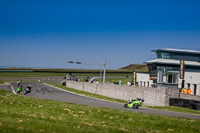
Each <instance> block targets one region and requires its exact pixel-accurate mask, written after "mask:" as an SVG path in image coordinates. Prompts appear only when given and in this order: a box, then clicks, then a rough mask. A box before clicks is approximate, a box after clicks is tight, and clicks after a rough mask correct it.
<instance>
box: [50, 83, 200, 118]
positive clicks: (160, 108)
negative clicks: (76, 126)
mask: <svg viewBox="0 0 200 133" xmlns="http://www.w3.org/2000/svg"><path fill="white" fill-rule="evenodd" d="M48 84H50V85H53V86H55V87H58V88H62V89H64V90H67V91H71V92H74V93H77V94H82V95H85V96H89V97H94V98H98V99H104V100H108V101H112V102H118V103H126V102H127V101H125V100H121V99H115V98H110V97H106V96H102V95H98V94H93V93H89V92H85V91H80V90H76V89H72V88H68V87H65V86H62V85H60V84H53V83H48ZM142 106H144V107H146V108H151V109H158V110H165V111H174V112H181V113H189V114H195V115H200V111H197V110H192V109H186V108H180V107H175V106H164V107H163V106H147V105H142Z"/></svg>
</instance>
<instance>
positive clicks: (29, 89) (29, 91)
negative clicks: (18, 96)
mask: <svg viewBox="0 0 200 133" xmlns="http://www.w3.org/2000/svg"><path fill="white" fill-rule="evenodd" d="M27 93H31V85H29V86H28V87H26V89H25V90H24V95H26V94H27Z"/></svg>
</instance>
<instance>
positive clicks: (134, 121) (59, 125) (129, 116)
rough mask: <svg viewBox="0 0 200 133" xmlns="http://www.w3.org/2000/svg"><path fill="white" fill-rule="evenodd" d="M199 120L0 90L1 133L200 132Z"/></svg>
mask: <svg viewBox="0 0 200 133" xmlns="http://www.w3.org/2000/svg"><path fill="white" fill-rule="evenodd" d="M199 125H200V120H190V119H186V118H176V117H167V116H157V115H147V114H142V113H136V112H127V111H120V110H115V109H107V108H96V107H90V106H84V105H76V104H70V103H65V102H57V101H51V100H43V99H36V98H30V97H24V96H19V95H14V94H12V93H11V92H8V91H4V90H0V132H1V133H7V132H15V133H21V132H29V133H32V132H49V133H51V132H52V133H53V132H54V133H55V132H60V133H67V132H70V133H79V132H91V133H92V132H104V133H106V132H107V133H109V132H115V133H123V132H124V133H125V132H129V133H131V132H137V133H140V132H163V133H165V132H166V133H167V132H186V131H187V132H200V127H199Z"/></svg>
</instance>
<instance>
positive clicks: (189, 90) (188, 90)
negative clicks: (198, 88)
mask: <svg viewBox="0 0 200 133" xmlns="http://www.w3.org/2000/svg"><path fill="white" fill-rule="evenodd" d="M187 94H189V95H190V94H191V89H190V87H188V89H187Z"/></svg>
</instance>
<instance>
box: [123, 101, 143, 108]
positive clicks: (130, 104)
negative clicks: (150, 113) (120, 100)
mask: <svg viewBox="0 0 200 133" xmlns="http://www.w3.org/2000/svg"><path fill="white" fill-rule="evenodd" d="M143 102H144V99H143V98H142V99H141V98H137V99H132V100H129V102H128V103H126V104H124V108H132V109H138V107H139V106H141V105H142V103H143Z"/></svg>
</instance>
